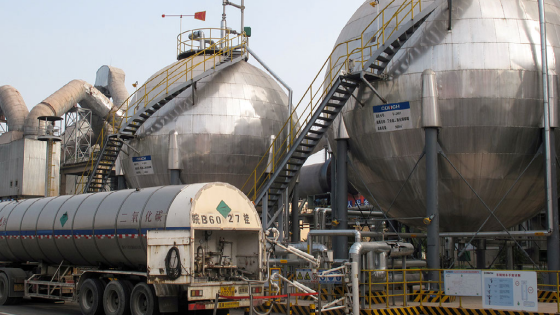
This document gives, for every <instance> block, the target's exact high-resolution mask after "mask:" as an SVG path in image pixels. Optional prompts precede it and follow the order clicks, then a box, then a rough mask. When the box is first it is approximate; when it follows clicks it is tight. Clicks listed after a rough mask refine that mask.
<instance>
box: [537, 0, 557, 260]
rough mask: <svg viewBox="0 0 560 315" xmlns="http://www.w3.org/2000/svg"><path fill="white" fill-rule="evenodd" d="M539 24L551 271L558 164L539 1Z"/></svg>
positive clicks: (542, 6) (548, 248) (544, 36)
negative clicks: (556, 161)
mask: <svg viewBox="0 0 560 315" xmlns="http://www.w3.org/2000/svg"><path fill="white" fill-rule="evenodd" d="M538 4H539V22H540V35H541V66H542V89H543V91H542V92H543V107H544V108H543V109H544V115H543V123H544V124H543V125H544V140H545V169H546V172H545V174H546V207H547V209H548V210H549V211H548V220H547V223H548V224H547V227H548V230H549V231H550V232H551V235H550V237H549V238H548V240H547V263H548V269H549V270H558V269H560V254H559V250H558V249H559V248H560V241H559V236H560V234H559V233H558V201H557V195H556V194H557V192H556V187H555V184H556V174H555V173H556V167H555V166H556V163H555V156H554V155H553V153H554V143H553V142H552V140H553V139H554V138H553V136H552V131H551V127H550V103H549V99H548V92H549V91H548V89H549V88H548V51H547V50H548V46H547V42H546V19H545V8H544V1H543V0H538Z"/></svg>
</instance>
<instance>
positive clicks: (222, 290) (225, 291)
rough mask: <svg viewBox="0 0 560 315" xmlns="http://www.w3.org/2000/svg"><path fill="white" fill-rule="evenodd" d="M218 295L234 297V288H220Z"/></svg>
mask: <svg viewBox="0 0 560 315" xmlns="http://www.w3.org/2000/svg"><path fill="white" fill-rule="evenodd" d="M220 295H223V296H234V295H235V287H220Z"/></svg>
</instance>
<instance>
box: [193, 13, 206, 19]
mask: <svg viewBox="0 0 560 315" xmlns="http://www.w3.org/2000/svg"><path fill="white" fill-rule="evenodd" d="M194 18H195V19H197V20H201V21H206V11H202V12H196V13H195V14H194Z"/></svg>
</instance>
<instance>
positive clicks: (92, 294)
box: [78, 278, 104, 315]
mask: <svg viewBox="0 0 560 315" xmlns="http://www.w3.org/2000/svg"><path fill="white" fill-rule="evenodd" d="M103 291H104V286H103V282H101V280H99V279H94V278H90V279H87V280H86V281H84V284H82V286H81V287H80V293H79V294H78V304H80V310H82V314H84V315H101V314H103Z"/></svg>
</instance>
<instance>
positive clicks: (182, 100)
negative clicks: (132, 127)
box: [123, 56, 288, 192]
mask: <svg viewBox="0 0 560 315" xmlns="http://www.w3.org/2000/svg"><path fill="white" fill-rule="evenodd" d="M203 58H205V57H202V56H198V57H194V59H193V61H192V63H191V61H189V62H188V63H187V65H188V66H190V65H191V64H197V63H200V65H199V66H197V67H196V68H195V71H194V74H193V76H196V75H199V74H201V73H203V72H204V69H203V67H204V66H205V67H206V69H211V67H212V66H213V62H206V65H204V63H203V62H202V61H203ZM206 58H208V56H206ZM180 65H181V61H178V62H175V63H173V64H171V65H169V66H168V67H166V68H164V69H163V73H164V74H165V73H166V70H168V71H169V73H172V72H173V71H174V70H175V69H177V68H178V67H180ZM183 67H184V66H183ZM161 72H162V71H159V72H158V73H161ZM160 77H161V78H163V76H162V75H160ZM175 79H177V83H174V84H172V85H170V87H169V88H170V89H171V88H172V87H173V86H174V85H176V84H178V82H183V81H185V79H183V78H174V79H173V80H175ZM189 79H190V74H189ZM154 82H159V78H158V79H156V80H154ZM153 85H154V83H148V85H147V89H146V90H147V91H148V93H149V94H150V98H151V97H152V96H151V95H152V94H156V93H159V92H160V90H161V89H165V88H166V85H165V84H164V85H163V86H159V87H155V89H154V90H153V91H152V92H150V90H151V89H152V88H154V87H153ZM144 94H145V93H144V92H142V91H139V92H138V93H137V97H142V96H143V95H144ZM287 99H288V98H287V96H286V93H285V92H284V91H283V90H282V88H281V87H280V86H279V85H278V84H277V83H276V81H274V79H273V78H272V77H271V76H269V75H268V74H266V73H265V72H263V71H262V70H260V69H258V68H256V67H254V66H252V65H251V64H249V63H247V62H246V61H240V62H238V63H237V64H234V65H232V66H230V67H228V68H225V69H223V70H220V71H218V72H217V73H215V74H213V75H211V76H209V77H207V78H205V79H203V80H201V81H200V82H198V83H197V84H196V88H195V89H194V96H193V88H192V87H191V88H189V89H187V90H185V91H184V92H183V93H181V94H180V95H179V96H178V97H176V98H175V99H173V100H172V101H170V102H169V103H168V104H166V105H165V106H164V107H163V108H161V109H160V110H159V111H157V112H156V114H154V116H152V117H150V118H149V119H148V120H147V121H146V122H145V123H144V125H143V126H142V127H141V128H140V130H139V131H138V132H137V133H136V135H137V136H138V137H137V138H135V139H134V140H132V141H130V145H131V147H133V148H135V149H136V150H137V151H139V152H140V153H139V154H136V153H134V152H132V151H131V150H129V152H128V153H129V154H131V155H130V157H127V158H125V159H123V166H124V171H125V176H126V178H127V181H128V182H129V183H130V184H131V185H132V187H150V186H157V185H167V184H168V183H169V180H170V179H169V171H168V155H169V141H168V138H169V134H170V133H172V132H174V131H176V132H177V141H178V148H179V150H180V152H179V156H180V160H181V161H180V164H181V166H182V169H181V175H180V177H181V182H182V183H184V184H190V183H198V182H212V181H221V182H227V183H230V184H232V185H234V186H236V187H238V188H241V187H242V186H243V184H244V183H245V181H246V180H247V178H249V175H250V174H251V172H252V171H253V169H254V168H255V167H256V166H257V164H258V162H259V161H260V159H261V158H262V157H263V155H264V154H265V153H266V152H267V149H268V147H269V145H270V136H271V135H276V134H277V133H278V132H279V131H280V129H281V128H282V126H283V125H284V122H285V121H286V119H287V117H288V101H287ZM146 155H150V156H151V161H152V165H153V171H154V173H153V174H142V175H137V174H135V170H134V167H133V163H132V160H131V158H132V157H134V156H146ZM265 165H266V163H264V164H263V167H264V166H265ZM246 190H248V189H246ZM246 192H247V191H246Z"/></svg>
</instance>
